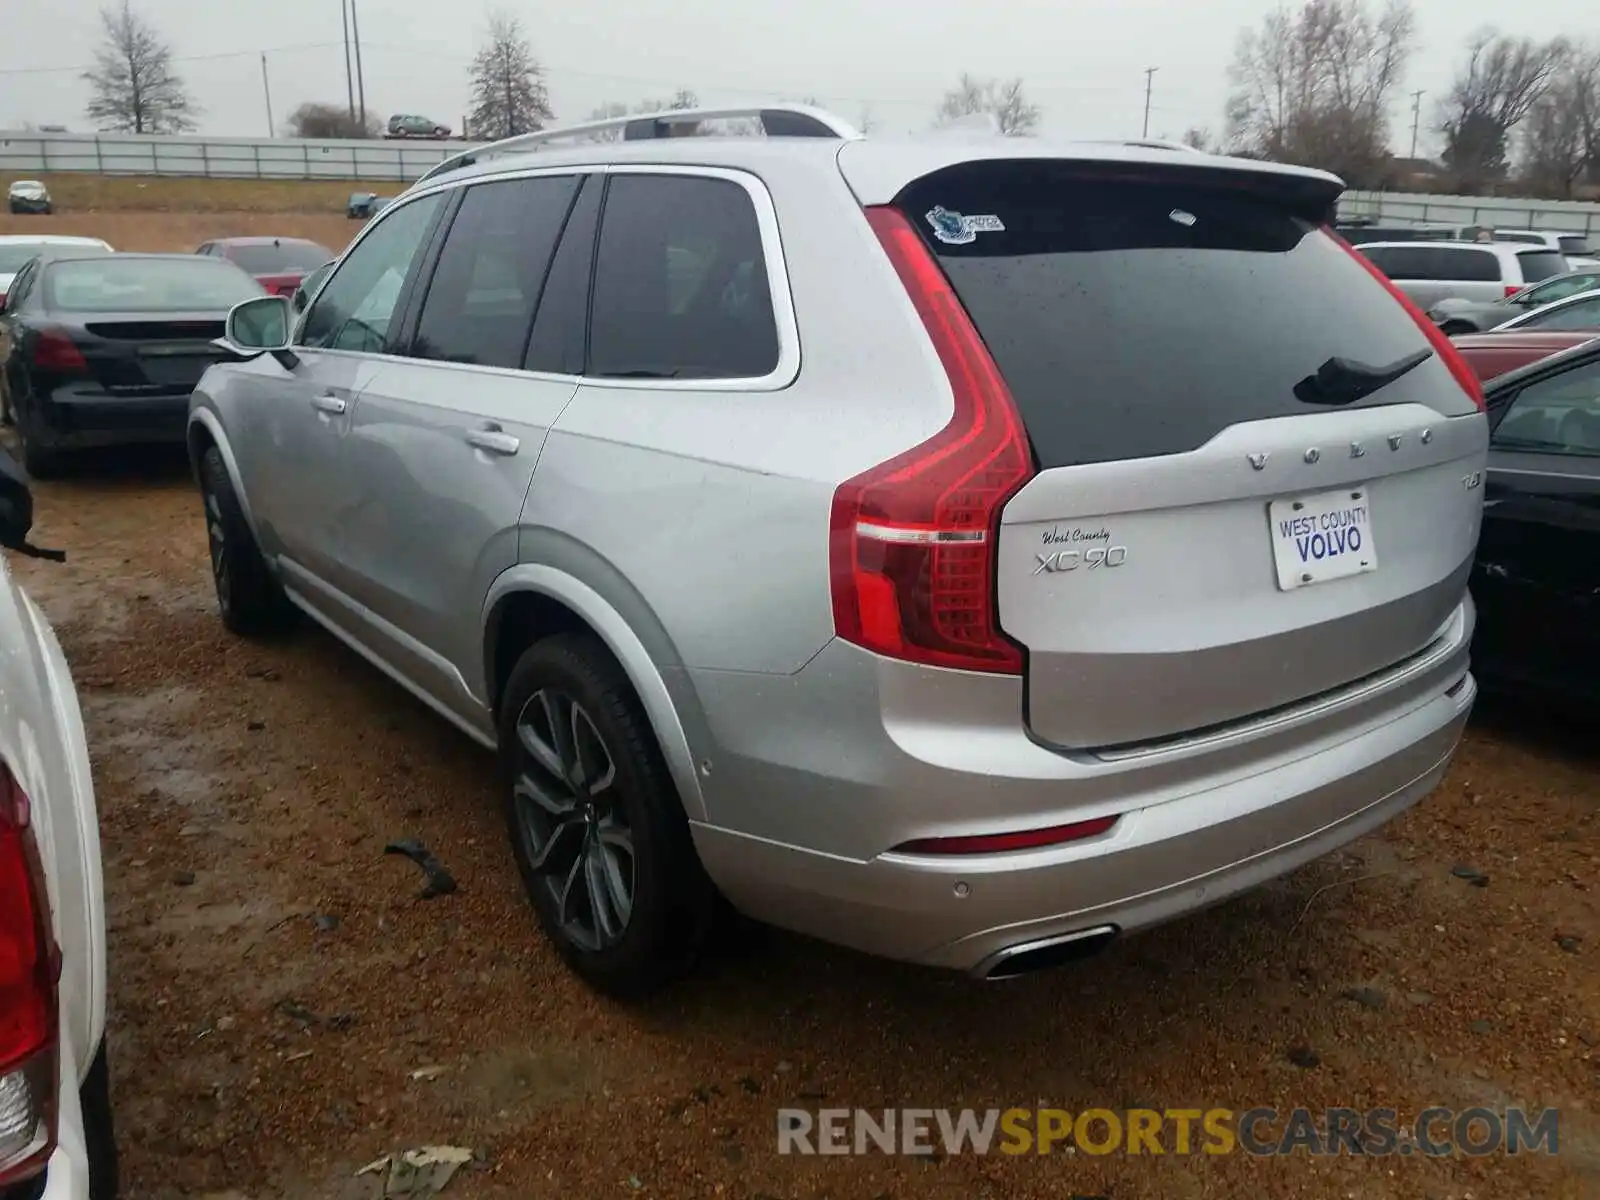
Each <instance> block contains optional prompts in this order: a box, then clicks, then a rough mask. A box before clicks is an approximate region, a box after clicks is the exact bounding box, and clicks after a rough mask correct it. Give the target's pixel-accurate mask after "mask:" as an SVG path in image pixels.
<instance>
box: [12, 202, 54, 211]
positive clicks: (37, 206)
mask: <svg viewBox="0 0 1600 1200" xmlns="http://www.w3.org/2000/svg"><path fill="white" fill-rule="evenodd" d="M10 205H11V211H12V212H14V213H47V212H49V211H50V201H48V200H23V199H18V198H13V199H12V200H11V201H10Z"/></svg>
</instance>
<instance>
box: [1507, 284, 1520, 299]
mask: <svg viewBox="0 0 1600 1200" xmlns="http://www.w3.org/2000/svg"><path fill="white" fill-rule="evenodd" d="M1521 290H1522V285H1521V284H1520V283H1508V284H1506V299H1507V300H1509V299H1511V297H1513V296H1515V295H1516V294H1517V293H1518V292H1520V291H1521Z"/></svg>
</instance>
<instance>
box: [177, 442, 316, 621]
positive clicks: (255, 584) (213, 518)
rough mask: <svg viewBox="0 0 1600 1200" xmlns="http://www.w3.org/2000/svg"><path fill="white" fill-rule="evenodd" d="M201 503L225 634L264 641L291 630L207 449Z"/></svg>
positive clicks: (284, 602) (289, 608)
mask: <svg viewBox="0 0 1600 1200" xmlns="http://www.w3.org/2000/svg"><path fill="white" fill-rule="evenodd" d="M200 497H201V503H202V505H203V507H204V510H205V516H206V540H207V543H208V549H209V550H210V552H211V581H212V583H213V584H215V585H216V589H217V612H218V614H219V615H220V616H221V617H222V624H223V626H224V627H225V628H227V630H228V631H229V632H230V633H236V634H239V635H240V636H241V637H268V636H271V635H273V634H278V633H282V632H283V631H285V630H286V629H288V628H290V627H291V626H292V625H293V624H294V615H295V609H294V606H293V605H292V604H290V603H289V598H288V597H287V596H285V595H284V594H283V588H282V587H281V586H280V585H279V584H278V581H277V580H276V579H275V578H273V575H272V572H271V571H270V570H269V569H268V568H267V563H266V560H265V559H264V558H262V557H261V548H260V547H259V546H257V545H256V539H255V535H254V534H252V533H251V532H250V524H249V522H248V521H246V520H245V519H244V509H243V507H242V506H241V505H240V504H239V497H238V495H237V494H236V493H235V492H234V490H233V480H232V479H231V478H229V476H228V468H227V467H226V466H224V465H223V462H222V452H221V451H220V450H218V449H217V448H216V447H215V446H207V447H206V452H205V454H204V455H202V456H201V459H200Z"/></svg>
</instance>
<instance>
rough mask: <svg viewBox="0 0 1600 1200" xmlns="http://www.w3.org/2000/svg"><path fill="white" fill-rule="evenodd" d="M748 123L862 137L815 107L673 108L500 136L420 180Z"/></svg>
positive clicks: (771, 133)
mask: <svg viewBox="0 0 1600 1200" xmlns="http://www.w3.org/2000/svg"><path fill="white" fill-rule="evenodd" d="M741 118H742V119H745V120H749V119H751V118H754V119H755V120H756V121H758V122H759V123H760V125H761V131H762V133H764V134H766V135H767V136H768V137H817V138H842V139H845V140H851V141H853V140H855V139H857V138H859V137H861V136H862V134H861V132H860V130H858V129H856V128H855V127H854V126H852V125H850V124H848V123H847V122H845V121H842V120H840V119H839V118H838V117H836V116H834V115H833V114H832V113H830V112H826V111H825V110H823V109H820V108H812V107H811V106H810V105H808V104H782V103H780V104H762V105H754V106H751V105H744V106H739V107H735V108H673V109H667V110H665V111H663V112H653V113H632V114H629V115H628V116H625V117H609V118H607V119H606V120H603V121H585V122H583V123H582V124H580V125H566V126H563V127H562V128H560V129H540V130H537V131H536V132H534V133H521V134H517V135H516V136H515V137H508V138H501V139H500V140H499V141H498V142H490V143H489V144H488V145H485V146H477V147H474V148H473V149H471V150H466V151H463V152H462V153H460V154H457V155H453V156H452V157H450V158H447V159H445V160H444V161H443V162H441V163H440V164H439V165H438V166H436V167H432V168H430V169H429V170H427V171H425V172H424V173H423V174H422V176H421V177H420V178H419V179H418V180H417V182H418V183H422V182H424V181H425V180H429V179H436V178H438V177H439V176H440V175H445V174H448V173H449V172H451V171H457V170H460V169H461V168H462V167H470V166H472V165H473V164H474V163H476V162H479V161H480V160H481V159H483V158H494V157H498V156H499V155H502V154H511V153H515V152H517V151H522V150H537V149H538V148H539V147H541V146H544V145H546V144H548V143H550V142H555V141H561V140H563V139H566V138H573V137H584V136H587V135H589V134H595V133H605V132H609V131H611V130H619V129H620V130H621V131H622V137H623V140H624V141H629V142H632V141H644V140H649V139H654V138H669V137H683V136H684V134H683V133H682V132H676V131H675V129H674V127H675V126H684V125H690V126H693V125H698V124H699V123H700V122H701V121H719V120H738V119H741Z"/></svg>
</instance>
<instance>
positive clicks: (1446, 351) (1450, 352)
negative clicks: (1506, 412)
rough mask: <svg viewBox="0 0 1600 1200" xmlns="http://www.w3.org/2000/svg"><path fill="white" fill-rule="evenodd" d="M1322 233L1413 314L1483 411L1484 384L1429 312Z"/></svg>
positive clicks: (1363, 258) (1367, 261)
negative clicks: (1424, 310) (1430, 317)
mask: <svg viewBox="0 0 1600 1200" xmlns="http://www.w3.org/2000/svg"><path fill="white" fill-rule="evenodd" d="M1323 232H1324V233H1326V234H1327V235H1328V236H1329V237H1331V238H1332V239H1333V240H1334V241H1336V242H1338V243H1339V245H1341V246H1343V247H1344V249H1345V252H1346V253H1347V254H1349V255H1350V257H1351V258H1353V259H1355V260H1356V261H1357V262H1358V263H1360V264H1361V266H1362V269H1363V270H1365V271H1366V272H1367V274H1369V275H1371V276H1372V277H1373V278H1374V279H1376V280H1377V281H1378V282H1379V283H1381V284H1383V288H1384V290H1385V291H1386V292H1388V293H1389V295H1391V296H1393V297H1394V298H1395V300H1396V301H1398V302H1399V304H1400V307H1401V308H1403V309H1405V310H1406V312H1408V313H1410V314H1411V319H1412V320H1413V321H1415V322H1416V323H1417V328H1418V329H1420V330H1422V332H1423V334H1424V335H1426V337H1427V339H1428V341H1429V342H1430V343H1431V344H1432V346H1433V352H1434V353H1435V354H1437V355H1438V356H1439V359H1440V361H1441V362H1443V363H1444V365H1445V366H1447V367H1448V368H1450V374H1451V375H1453V376H1455V381H1456V382H1457V383H1458V384H1460V385H1461V390H1462V391H1464V392H1466V394H1467V395H1468V396H1470V397H1471V398H1472V402H1473V403H1474V404H1476V405H1477V406H1478V407H1479V408H1480V409H1481V408H1483V384H1482V383H1480V382H1479V381H1478V375H1477V372H1475V371H1474V370H1473V369H1472V368H1471V367H1470V366H1468V365H1467V360H1466V359H1464V358H1462V357H1461V351H1459V350H1457V349H1456V347H1455V343H1453V342H1452V341H1451V340H1450V339H1449V338H1447V337H1446V336H1445V335H1444V331H1443V330H1442V329H1440V328H1439V327H1438V326H1437V325H1435V324H1434V323H1433V321H1432V320H1430V319H1429V317H1428V314H1427V313H1425V312H1423V311H1422V310H1421V309H1420V308H1418V307H1417V306H1416V305H1415V304H1413V303H1412V301H1411V297H1410V296H1408V295H1406V294H1405V293H1404V292H1402V291H1401V290H1400V289H1399V288H1397V287H1395V285H1394V281H1393V280H1391V279H1390V278H1389V277H1388V276H1387V275H1385V274H1384V273H1383V272H1382V271H1380V270H1378V266H1377V264H1376V263H1374V262H1373V261H1372V260H1371V259H1370V258H1368V257H1367V256H1366V255H1365V254H1362V253H1361V251H1359V250H1357V249H1356V248H1355V247H1354V246H1352V245H1351V244H1350V243H1349V242H1347V241H1345V240H1344V239H1343V238H1342V237H1340V236H1339V235H1338V234H1337V233H1335V232H1334V231H1333V230H1332V229H1331V228H1329V227H1328V226H1323Z"/></svg>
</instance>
